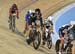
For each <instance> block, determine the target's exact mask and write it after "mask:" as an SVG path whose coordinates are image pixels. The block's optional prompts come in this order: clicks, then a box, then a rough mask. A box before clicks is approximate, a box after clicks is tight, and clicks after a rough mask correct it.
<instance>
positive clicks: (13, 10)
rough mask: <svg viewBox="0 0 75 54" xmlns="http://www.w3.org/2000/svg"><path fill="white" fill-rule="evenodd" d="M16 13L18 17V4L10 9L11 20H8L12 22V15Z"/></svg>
mask: <svg viewBox="0 0 75 54" xmlns="http://www.w3.org/2000/svg"><path fill="white" fill-rule="evenodd" d="M14 13H16V17H17V18H19V11H18V7H17V5H16V4H13V5H12V6H11V7H10V9H9V21H8V22H10V23H11V21H12V20H13V19H12V15H13V14H14ZM10 29H11V27H10Z"/></svg>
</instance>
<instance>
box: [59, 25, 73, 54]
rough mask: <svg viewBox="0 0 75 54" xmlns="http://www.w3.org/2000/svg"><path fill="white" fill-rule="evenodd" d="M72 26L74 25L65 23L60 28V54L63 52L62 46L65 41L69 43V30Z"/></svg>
mask: <svg viewBox="0 0 75 54" xmlns="http://www.w3.org/2000/svg"><path fill="white" fill-rule="evenodd" d="M71 27H72V26H71V25H65V26H63V27H61V28H59V37H60V45H59V54H61V51H62V47H63V46H64V42H66V43H68V41H69V40H70V33H69V32H70V31H69V30H70V28H71ZM64 50H65V49H64Z"/></svg>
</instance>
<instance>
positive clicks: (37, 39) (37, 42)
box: [33, 32, 41, 49]
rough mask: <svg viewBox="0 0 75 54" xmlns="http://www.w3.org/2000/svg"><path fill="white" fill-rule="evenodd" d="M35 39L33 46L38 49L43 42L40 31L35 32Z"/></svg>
mask: <svg viewBox="0 0 75 54" xmlns="http://www.w3.org/2000/svg"><path fill="white" fill-rule="evenodd" d="M33 36H34V41H33V47H34V49H38V48H39V46H40V43H41V34H40V32H36V33H35V32H34V35H33Z"/></svg>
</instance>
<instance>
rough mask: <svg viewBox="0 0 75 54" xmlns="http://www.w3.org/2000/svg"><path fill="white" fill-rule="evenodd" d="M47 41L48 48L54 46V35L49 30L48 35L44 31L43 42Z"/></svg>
mask: <svg viewBox="0 0 75 54" xmlns="http://www.w3.org/2000/svg"><path fill="white" fill-rule="evenodd" d="M45 42H47V47H48V49H51V48H52V37H51V34H50V33H49V32H47V36H46V33H43V44H45Z"/></svg>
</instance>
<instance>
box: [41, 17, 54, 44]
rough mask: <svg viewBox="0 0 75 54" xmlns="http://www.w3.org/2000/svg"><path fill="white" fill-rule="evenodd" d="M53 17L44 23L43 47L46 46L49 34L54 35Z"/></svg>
mask: <svg viewBox="0 0 75 54" xmlns="http://www.w3.org/2000/svg"><path fill="white" fill-rule="evenodd" d="M51 18H52V17H48V18H47V19H45V21H44V28H43V35H42V36H43V37H42V39H43V45H45V40H46V39H47V36H48V34H49V35H50V34H51V33H53V22H52V19H51Z"/></svg>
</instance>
